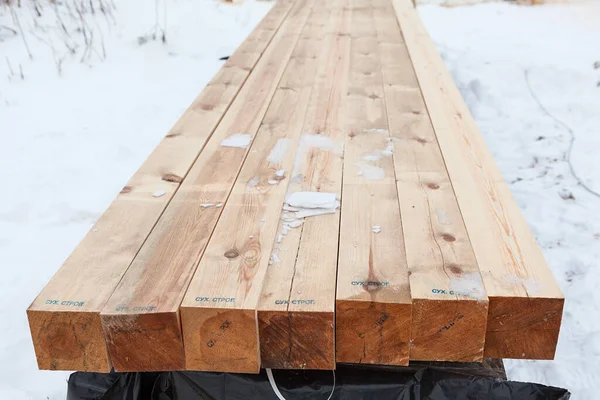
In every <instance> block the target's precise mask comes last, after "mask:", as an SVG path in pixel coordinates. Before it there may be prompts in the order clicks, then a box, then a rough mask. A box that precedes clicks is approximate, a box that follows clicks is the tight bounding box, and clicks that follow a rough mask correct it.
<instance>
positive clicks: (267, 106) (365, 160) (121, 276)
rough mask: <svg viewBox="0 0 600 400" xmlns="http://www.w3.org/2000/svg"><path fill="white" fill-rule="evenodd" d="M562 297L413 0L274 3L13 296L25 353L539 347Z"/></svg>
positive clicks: (95, 361) (77, 355)
mask: <svg viewBox="0 0 600 400" xmlns="http://www.w3.org/2000/svg"><path fill="white" fill-rule="evenodd" d="M563 302H564V299H563V296H562V294H561V291H560V289H559V288H558V285H557V284H556V282H555V280H554V278H553V277H552V274H551V272H550V270H549V268H548V266H547V264H546V262H545V261H544V259H543V257H542V254H541V252H540V249H539V248H538V246H537V245H536V242H535V238H534V237H533V236H532V234H531V232H530V230H529V229H528V227H527V224H526V222H525V220H524V219H523V217H522V215H521V213H520V211H519V208H518V206H517V204H516V203H515V201H514V200H513V198H512V196H511V193H510V190H509V187H508V185H507V184H506V182H505V181H504V180H503V178H502V176H501V174H500V172H499V170H498V168H497V167H496V165H495V163H494V161H493V158H492V155H491V153H490V151H489V150H488V148H487V147H486V145H485V143H484V140H483V138H482V136H481V135H480V133H479V131H478V129H477V127H476V125H475V123H474V121H473V118H472V116H471V115H470V113H469V110H468V109H467V107H466V105H465V103H464V101H463V100H462V98H461V96H460V94H459V92H458V90H457V88H456V86H455V85H454V83H453V81H452V78H451V76H450V75H449V73H448V71H447V70H446V68H445V67H444V64H443V62H442V60H441V58H440V56H439V54H438V53H437V51H436V49H435V47H434V45H433V43H432V42H431V40H430V38H429V36H428V35H427V32H426V30H425V28H424V26H423V24H422V23H421V21H420V19H419V17H418V15H417V14H416V11H415V10H414V8H413V6H412V3H411V1H410V0H331V1H318V0H279V1H278V2H277V3H276V4H275V5H274V7H273V8H272V10H271V11H270V12H269V14H268V15H267V16H266V17H265V19H264V20H263V21H262V22H261V23H260V24H259V25H258V27H257V28H256V29H255V30H254V31H253V32H252V33H251V34H250V36H249V37H248V38H247V39H246V40H245V42H244V43H243V44H242V45H241V46H240V47H239V48H238V49H237V50H236V52H235V53H234V54H233V55H232V56H231V57H230V58H229V60H228V61H227V62H226V63H225V65H224V66H223V68H222V69H221V70H220V71H219V72H218V73H217V75H216V76H215V77H214V78H213V80H212V81H211V82H210V83H209V84H208V86H207V87H206V89H205V90H204V91H203V92H202V93H201V94H200V95H199V96H198V98H197V99H196V100H195V101H194V102H193V104H192V105H191V106H190V108H189V109H188V110H187V111H186V112H185V113H184V114H183V116H182V117H181V119H180V120H179V121H178V122H177V123H176V124H175V126H174V127H173V129H172V130H171V131H170V132H169V133H168V134H167V135H166V137H165V138H164V140H163V141H162V142H161V143H160V144H159V145H158V147H157V148H156V149H155V150H154V152H153V153H152V154H151V155H150V157H149V158H148V159H147V160H146V162H144V164H143V165H142V166H141V167H140V169H139V170H138V172H137V173H136V174H135V175H134V176H133V178H131V180H130V181H129V183H128V184H127V186H125V187H124V188H123V190H122V191H121V192H120V193H119V194H118V195H117V197H116V199H115V200H114V201H113V203H112V204H111V205H110V206H109V208H108V209H107V210H106V212H105V213H104V214H103V215H102V216H101V217H100V219H99V220H98V221H97V223H96V224H95V225H94V227H93V228H92V229H91V230H90V232H89V233H88V234H87V235H86V236H85V238H84V239H83V241H82V242H81V244H80V245H79V246H78V247H77V248H76V249H75V251H74V252H73V254H72V255H71V256H70V257H69V258H68V259H67V260H66V262H65V263H64V265H63V266H62V267H61V268H60V269H59V270H58V272H57V273H56V275H55V276H54V277H53V278H52V279H51V281H50V282H49V283H48V285H47V286H46V287H45V288H44V289H43V290H42V291H41V293H40V294H39V296H38V297H37V298H36V299H35V301H34V302H33V304H32V305H31V306H30V307H29V309H28V310H27V314H28V317H29V323H30V328H31V334H32V337H33V342H34V346H35V352H36V355H37V360H38V365H39V367H40V368H41V369H53V370H82V371H108V370H109V369H110V368H111V367H114V368H115V370H117V371H163V370H184V369H189V370H204V371H226V372H258V370H259V368H260V367H261V366H263V367H267V368H302V369H304V368H306V369H334V368H335V365H336V362H345V363H374V364H389V365H406V364H407V363H408V362H409V360H425V361H428V360H430V361H431V360H438V361H481V360H482V358H483V357H484V356H485V357H493V358H528V359H551V358H553V357H554V352H555V349H556V343H557V340H558V333H559V328H560V322H561V317H562V308H563Z"/></svg>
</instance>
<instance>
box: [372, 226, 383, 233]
mask: <svg viewBox="0 0 600 400" xmlns="http://www.w3.org/2000/svg"><path fill="white" fill-rule="evenodd" d="M371 231H373V233H379V232H381V226H379V225H374V226H373V229H371Z"/></svg>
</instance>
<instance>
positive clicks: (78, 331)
mask: <svg viewBox="0 0 600 400" xmlns="http://www.w3.org/2000/svg"><path fill="white" fill-rule="evenodd" d="M291 6H292V2H291V1H289V0H281V1H279V2H278V3H277V4H276V5H275V6H274V7H273V8H272V9H271V11H270V12H269V13H268V14H267V16H266V17H265V18H264V19H263V21H262V22H261V23H260V24H259V25H258V26H257V28H256V29H255V30H254V31H253V32H252V33H251V34H250V35H249V36H248V37H247V39H246V40H245V41H244V42H243V43H242V45H241V46H240V47H239V48H238V50H236V51H235V52H234V53H233V55H232V56H231V57H230V58H229V60H228V61H227V62H226V63H225V65H224V66H223V68H221V69H220V70H219V72H218V73H217V74H216V75H215V77H214V78H213V79H212V80H211V81H210V83H209V84H208V86H207V87H206V88H205V89H204V90H203V91H202V93H201V94H200V95H199V96H198V97H197V98H196V100H194V102H193V103H192V105H191V106H190V107H189V108H188V109H187V110H186V111H185V113H184V114H183V116H182V117H181V118H180V119H179V120H178V121H177V123H176V124H175V126H174V127H173V128H172V129H171V130H170V132H169V133H168V134H167V135H166V137H165V138H164V139H163V141H162V142H161V143H160V144H159V145H158V147H157V148H156V149H155V150H154V151H153V152H152V154H151V155H150V156H149V157H148V159H147V160H146V161H145V162H144V164H142V166H141V167H140V168H139V170H138V171H137V172H136V173H135V175H134V176H133V177H132V178H131V179H130V180H129V182H128V183H127V185H126V186H125V187H124V188H123V190H121V192H120V193H119V194H118V195H117V197H116V199H115V200H114V201H113V202H112V203H111V204H110V206H109V207H108V209H107V210H106V211H105V212H104V214H103V215H102V216H101V217H100V219H99V220H98V221H97V222H96V224H95V225H94V226H93V227H92V229H91V230H90V232H88V234H87V235H86V236H85V237H84V239H83V240H82V241H81V243H80V244H79V246H78V247H77V248H76V249H75V250H74V251H73V253H72V254H71V255H70V256H69V258H68V259H67V260H66V261H65V262H64V264H63V266H62V267H61V268H60V269H59V270H58V272H57V273H56V274H55V275H54V277H53V278H52V279H51V280H50V282H49V283H48V284H47V285H46V287H45V288H44V289H43V290H42V291H41V292H40V294H39V295H38V297H37V298H36V299H35V300H34V301H33V303H32V304H31V306H30V307H29V309H28V311H27V315H28V318H29V325H30V329H31V336H32V339H33V344H34V348H35V353H36V357H37V361H38V366H39V368H40V369H54V370H79V371H96V372H108V371H109V370H110V368H111V363H110V360H109V357H108V353H107V350H106V345H105V342H104V340H103V335H102V330H101V324H100V311H101V309H102V307H104V305H105V304H106V302H107V301H108V298H109V297H110V295H111V294H112V292H113V291H114V290H115V288H116V286H117V284H118V283H119V281H120V279H121V277H122V276H123V274H124V273H125V271H126V270H127V268H128V267H129V265H130V264H131V262H132V261H133V259H134V257H135V255H136V254H137V253H138V251H139V250H140V248H141V247H142V244H143V243H144V241H145V240H146V237H147V236H148V235H149V233H150V231H151V230H152V228H153V227H154V225H155V224H156V222H157V221H158V219H159V217H160V216H161V214H162V212H163V211H164V209H165V208H166V207H167V205H168V204H169V202H170V200H171V198H172V196H173V195H174V193H175V192H176V191H177V189H178V187H179V185H180V183H181V181H182V180H183V178H184V177H185V176H186V174H187V173H188V170H189V169H190V167H191V165H192V164H193V163H194V160H195V159H196V157H197V156H198V154H199V153H200V151H201V150H202V149H203V147H204V146H205V144H206V142H207V140H208V139H209V138H210V136H211V134H212V133H213V130H214V129H215V127H216V126H217V125H218V123H219V121H220V120H221V118H222V117H223V115H224V114H225V112H226V111H227V109H228V108H229V106H230V104H231V103H232V101H233V100H234V98H235V97H236V95H237V93H238V92H239V90H240V88H241V87H242V85H243V84H244V82H245V81H246V79H247V77H248V76H249V75H250V74H251V72H252V70H253V69H254V67H255V65H256V63H257V62H258V60H259V59H260V57H261V55H262V53H263V52H264V50H265V49H266V47H267V45H268V44H269V43H270V41H271V39H272V38H273V35H275V32H277V30H278V29H279V26H280V25H281V23H282V22H283V20H284V19H285V17H286V15H287V14H288V12H289V11H290V9H291ZM159 191H164V195H162V196H160V197H154V196H153V193H156V192H159ZM67 331H68V332H69V335H66V336H65V334H64V333H65V332H67Z"/></svg>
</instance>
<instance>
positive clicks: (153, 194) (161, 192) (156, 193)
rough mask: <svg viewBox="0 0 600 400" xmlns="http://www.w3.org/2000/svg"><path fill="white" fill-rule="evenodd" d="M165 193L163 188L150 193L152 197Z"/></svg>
mask: <svg viewBox="0 0 600 400" xmlns="http://www.w3.org/2000/svg"><path fill="white" fill-rule="evenodd" d="M165 194H167V192H165V191H164V190H157V191H156V192H154V193H152V196H153V197H161V196H164V195H165Z"/></svg>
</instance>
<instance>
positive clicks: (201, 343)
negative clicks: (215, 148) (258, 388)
mask: <svg viewBox="0 0 600 400" xmlns="http://www.w3.org/2000/svg"><path fill="white" fill-rule="evenodd" d="M326 6H327V3H319V5H318V6H316V7H315V9H314V10H313V11H312V13H311V15H310V17H309V20H308V22H307V24H306V26H305V28H304V31H303V32H302V35H301V37H300V41H299V43H298V45H297V47H296V49H295V50H294V53H293V55H292V59H291V61H290V63H289V65H288V68H287V69H286V72H285V74H284V76H283V78H282V81H281V83H280V85H279V87H278V89H277V91H276V92H275V96H274V97H273V101H272V103H271V107H270V108H269V111H268V112H267V115H266V116H265V120H264V121H263V127H262V128H261V132H259V135H258V138H257V141H256V142H255V144H254V146H255V147H256V152H255V153H252V154H251V155H250V156H249V157H248V160H247V161H246V163H245V165H244V169H243V170H242V172H241V173H240V177H239V178H238V181H237V182H236V187H235V188H234V192H233V194H232V198H231V199H230V200H229V202H228V204H227V205H226V207H225V210H224V212H223V217H222V218H221V221H220V222H219V225H218V226H217V229H216V230H215V233H214V234H213V239H212V241H211V243H210V244H209V247H208V249H207V251H206V253H205V255H204V257H203V259H202V261H201V262H200V265H199V267H198V270H197V272H196V275H195V277H194V279H193V281H192V283H191V285H190V287H189V289H188V292H187V294H186V297H185V299H184V301H183V303H182V307H181V313H182V316H183V329H184V335H185V349H186V360H187V368H188V369H203V370H210V371H223V370H224V371H232V372H254V373H256V372H258V370H259V368H260V365H261V360H260V357H259V355H260V354H259V352H260V350H259V332H258V321H257V315H256V308H257V306H258V302H259V298H260V293H261V289H262V287H263V282H264V280H265V275H266V274H267V269H268V265H269V260H270V258H271V254H272V247H273V243H274V242H275V237H276V234H277V229H278V226H279V217H280V215H281V207H282V204H283V202H284V200H285V194H286V188H287V184H288V182H289V180H290V179H291V176H292V167H293V163H294V158H293V155H294V154H295V152H296V150H297V148H298V142H299V141H298V139H299V137H300V135H301V133H302V126H303V122H304V118H305V115H306V112H307V110H308V105H309V101H310V97H311V91H312V87H313V83H314V81H315V76H316V73H317V71H318V65H319V62H321V61H322V57H321V55H322V54H323V52H324V50H326V48H323V47H325V46H321V41H322V40H323V39H326V37H325V38H324V36H325V32H326V31H327V26H326V22H328V20H329V18H330V10H329V8H328V7H326ZM307 8H309V6H308V5H307ZM276 171H280V173H279V175H276V174H277V172H276ZM217 272H219V273H218V274H217ZM207 277H214V278H208V279H207ZM217 296H218V297H223V298H230V299H233V300H232V301H230V302H226V303H223V302H214V301H212V299H214V298H215V297H217Z"/></svg>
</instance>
